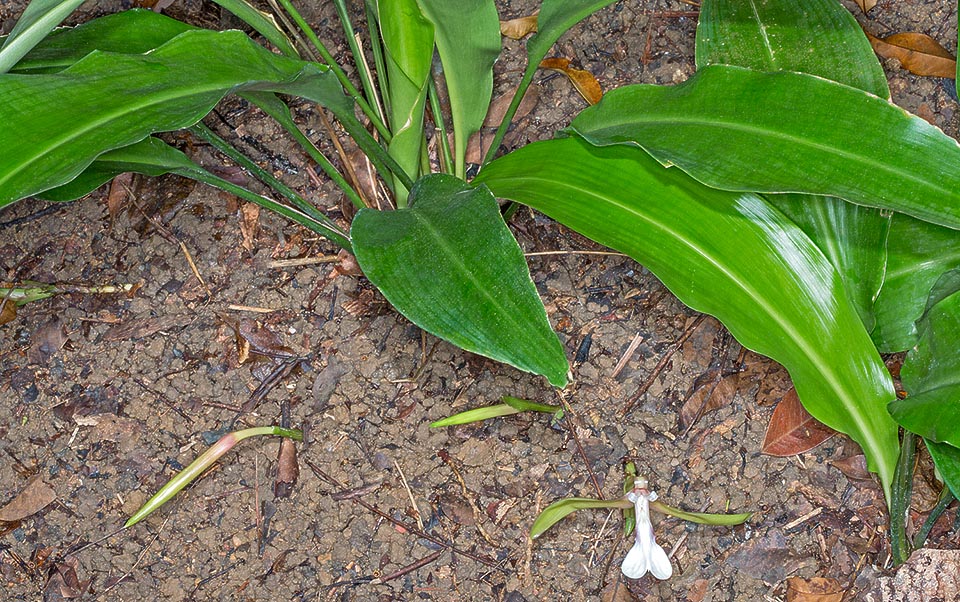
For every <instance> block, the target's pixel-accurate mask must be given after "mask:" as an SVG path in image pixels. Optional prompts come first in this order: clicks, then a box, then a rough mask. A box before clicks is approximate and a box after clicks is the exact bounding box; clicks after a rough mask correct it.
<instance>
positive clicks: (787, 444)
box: [760, 389, 836, 457]
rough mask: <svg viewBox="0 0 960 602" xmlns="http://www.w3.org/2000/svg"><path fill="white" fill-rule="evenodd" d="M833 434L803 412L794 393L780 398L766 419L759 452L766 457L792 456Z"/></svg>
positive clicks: (793, 391)
mask: <svg viewBox="0 0 960 602" xmlns="http://www.w3.org/2000/svg"><path fill="white" fill-rule="evenodd" d="M835 434H836V431H835V430H833V429H832V428H830V427H828V426H826V425H825V424H823V423H822V422H820V421H819V420H817V419H816V418H814V417H813V416H811V415H810V413H809V412H807V410H806V408H804V407H803V405H802V404H801V403H800V398H799V397H797V390H796V389H790V391H789V392H788V393H787V394H786V395H785V396H784V397H783V399H782V400H781V401H780V403H779V404H777V408H776V409H775V410H774V411H773V416H771V417H770V424H769V425H768V426H767V434H766V435H765V436H764V438H763V445H762V446H761V448H760V449H761V451H762V452H763V453H765V454H767V455H769V456H780V457H784V456H793V455H796V454H801V453H803V452H805V451H809V450H811V449H813V448H814V447H816V446H818V445H820V444H821V443H823V442H824V441H826V440H827V439H829V438H830V437H832V436H834V435H835Z"/></svg>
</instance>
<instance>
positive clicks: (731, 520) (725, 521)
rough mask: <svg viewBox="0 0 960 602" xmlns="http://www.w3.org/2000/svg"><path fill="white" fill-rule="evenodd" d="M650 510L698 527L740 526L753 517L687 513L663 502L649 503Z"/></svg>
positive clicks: (750, 514) (749, 514)
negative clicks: (695, 524)
mask: <svg viewBox="0 0 960 602" xmlns="http://www.w3.org/2000/svg"><path fill="white" fill-rule="evenodd" d="M650 509H651V510H656V511H657V512H662V513H664V514H669V515H670V516H675V517H677V518H679V519H681V520H685V521H687V522H691V523H697V524H698V525H714V526H721V525H726V526H731V525H742V524H743V523H745V522H747V521H748V520H750V517H751V516H753V513H752V512H741V513H739V514H712V513H709V512H687V511H685V510H681V509H679V508H674V507H673V506H668V505H666V504H664V503H663V502H657V501H655V502H650Z"/></svg>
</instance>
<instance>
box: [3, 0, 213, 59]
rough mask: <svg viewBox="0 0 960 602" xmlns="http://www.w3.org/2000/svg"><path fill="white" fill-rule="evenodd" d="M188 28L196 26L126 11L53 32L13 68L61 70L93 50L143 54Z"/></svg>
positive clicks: (161, 16) (136, 10)
mask: <svg viewBox="0 0 960 602" xmlns="http://www.w3.org/2000/svg"><path fill="white" fill-rule="evenodd" d="M191 29H195V28H194V27H192V26H190V25H187V24H186V23H181V22H180V21H177V20H176V19H171V18H170V17H166V16H164V15H161V14H160V13H155V12H153V11H152V10H146V9H133V10H125V11H123V12H119V13H113V14H109V15H105V16H103V17H99V18H97V19H93V20H92V21H87V22H86V23H84V24H83V25H79V26H77V27H69V28H63V29H58V30H56V31H54V32H53V33H51V34H50V35H49V36H47V37H46V38H44V39H43V41H42V42H40V43H39V44H37V46H36V47H35V48H34V49H33V50H31V51H30V52H29V53H27V55H26V56H24V57H23V59H21V60H20V61H19V62H18V63H17V64H16V65H15V66H14V68H13V69H12V71H13V72H15V73H41V72H45V73H51V72H56V71H62V70H64V69H66V68H67V67H69V66H70V65H72V64H74V63H76V62H77V61H79V60H80V59H82V58H83V57H85V56H87V55H88V54H90V53H91V52H93V51H94V50H103V51H105V52H122V53H136V54H142V53H144V52H149V51H150V50H153V49H154V48H158V47H160V46H162V45H164V44H166V43H167V42H169V41H170V40H172V39H173V38H175V37H177V36H178V35H180V34H181V33H183V32H185V31H188V30H191Z"/></svg>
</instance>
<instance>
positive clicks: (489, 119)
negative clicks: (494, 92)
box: [483, 84, 540, 128]
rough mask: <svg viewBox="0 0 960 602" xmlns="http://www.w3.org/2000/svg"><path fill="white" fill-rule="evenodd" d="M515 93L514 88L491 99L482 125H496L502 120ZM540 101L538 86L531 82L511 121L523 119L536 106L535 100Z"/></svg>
mask: <svg viewBox="0 0 960 602" xmlns="http://www.w3.org/2000/svg"><path fill="white" fill-rule="evenodd" d="M516 93H517V90H516V88H514V89H513V90H511V91H510V92H507V93H505V94H501V95H500V96H498V97H496V98H495V99H493V102H491V103H490V108H489V109H487V116H486V117H485V118H484V119H483V125H484V127H493V128H495V127H498V126H499V125H500V122H501V121H503V117H504V115H506V114H507V109H508V108H509V107H510V103H511V102H513V97H514V95H515V94H516ZM539 101H540V86H538V85H537V84H531V85H530V87H528V88H527V91H526V92H524V94H523V100H521V101H520V104H519V105H518V106H517V111H516V113H514V114H513V121H518V120H520V119H523V118H524V117H525V116H526V115H528V114H529V113H530V111H532V110H533V109H534V107H536V106H537V102H539Z"/></svg>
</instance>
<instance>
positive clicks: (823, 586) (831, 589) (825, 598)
mask: <svg viewBox="0 0 960 602" xmlns="http://www.w3.org/2000/svg"><path fill="white" fill-rule="evenodd" d="M842 598H843V586H841V585H840V582H839V581H837V580H836V579H828V578H827V577H813V578H811V579H803V578H801V577H790V578H789V579H787V602H840V600H841V599H842Z"/></svg>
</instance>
